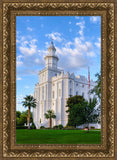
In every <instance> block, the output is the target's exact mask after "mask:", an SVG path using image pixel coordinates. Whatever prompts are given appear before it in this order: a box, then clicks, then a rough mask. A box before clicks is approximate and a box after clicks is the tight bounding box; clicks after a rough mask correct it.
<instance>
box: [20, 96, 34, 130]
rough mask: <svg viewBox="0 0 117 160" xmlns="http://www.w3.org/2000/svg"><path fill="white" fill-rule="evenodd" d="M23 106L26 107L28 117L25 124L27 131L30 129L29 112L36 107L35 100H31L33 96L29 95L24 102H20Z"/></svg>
mask: <svg viewBox="0 0 117 160" xmlns="http://www.w3.org/2000/svg"><path fill="white" fill-rule="evenodd" d="M22 103H23V106H25V107H28V117H27V123H28V129H30V110H31V107H32V108H35V107H36V99H34V98H33V96H31V95H29V96H26V97H24V101H22Z"/></svg>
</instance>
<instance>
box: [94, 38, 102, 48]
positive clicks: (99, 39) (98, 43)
mask: <svg viewBox="0 0 117 160" xmlns="http://www.w3.org/2000/svg"><path fill="white" fill-rule="evenodd" d="M95 45H96V47H98V48H101V38H98V42H95Z"/></svg>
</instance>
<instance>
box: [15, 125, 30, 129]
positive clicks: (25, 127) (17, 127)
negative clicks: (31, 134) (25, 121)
mask: <svg viewBox="0 0 117 160" xmlns="http://www.w3.org/2000/svg"><path fill="white" fill-rule="evenodd" d="M27 128H28V127H27V126H16V129H27Z"/></svg>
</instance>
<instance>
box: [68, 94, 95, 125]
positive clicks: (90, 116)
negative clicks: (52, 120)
mask: <svg viewBox="0 0 117 160" xmlns="http://www.w3.org/2000/svg"><path fill="white" fill-rule="evenodd" d="M96 104H97V100H96V99H90V100H89V102H88V101H86V100H85V99H84V98H83V97H82V96H77V95H76V96H73V97H70V98H68V100H67V105H66V107H68V110H67V111H66V112H67V113H68V126H74V127H76V126H79V125H82V124H84V123H87V124H89V123H92V122H94V121H95V120H96V118H97V117H98V115H97V114H96V110H95V106H96ZM88 128H89V127H88Z"/></svg>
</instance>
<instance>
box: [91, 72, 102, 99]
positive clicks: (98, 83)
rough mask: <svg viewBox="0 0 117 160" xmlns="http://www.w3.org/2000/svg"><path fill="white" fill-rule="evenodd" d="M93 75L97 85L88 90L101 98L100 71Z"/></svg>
mask: <svg viewBox="0 0 117 160" xmlns="http://www.w3.org/2000/svg"><path fill="white" fill-rule="evenodd" d="M95 76H96V77H97V81H96V83H97V85H96V86H95V87H94V88H93V89H92V90H91V91H90V92H91V93H95V94H96V95H97V96H98V98H99V99H101V73H96V74H95Z"/></svg>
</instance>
